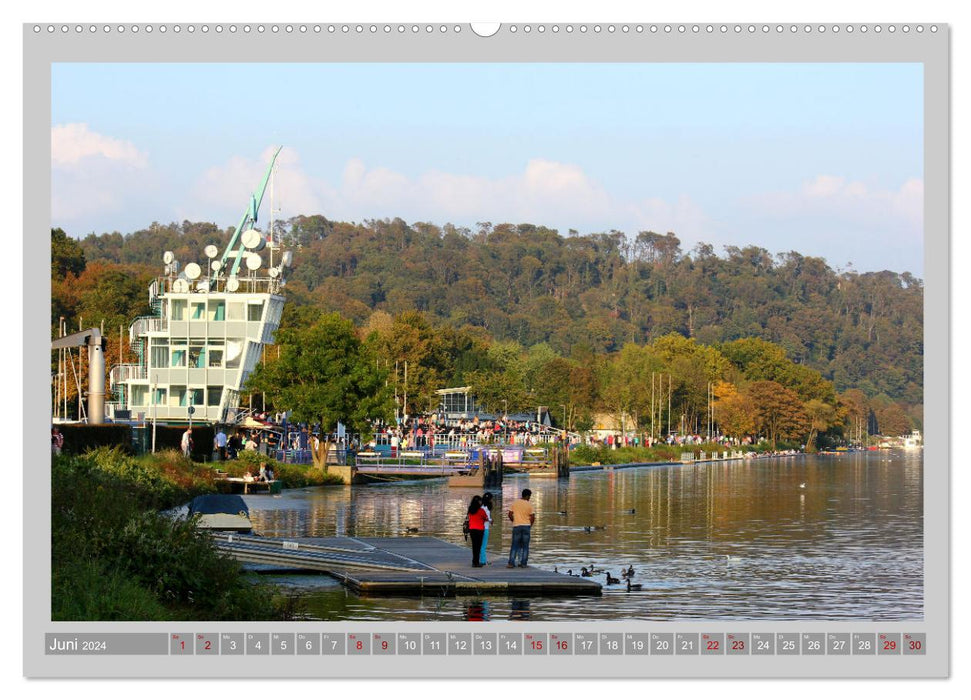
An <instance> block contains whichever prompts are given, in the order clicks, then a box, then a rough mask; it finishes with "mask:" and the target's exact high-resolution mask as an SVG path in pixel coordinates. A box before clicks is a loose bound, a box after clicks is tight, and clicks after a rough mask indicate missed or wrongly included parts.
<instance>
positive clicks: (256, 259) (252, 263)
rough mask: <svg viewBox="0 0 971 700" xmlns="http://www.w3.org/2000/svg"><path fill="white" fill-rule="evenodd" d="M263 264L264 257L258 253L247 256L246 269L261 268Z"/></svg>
mask: <svg viewBox="0 0 971 700" xmlns="http://www.w3.org/2000/svg"><path fill="white" fill-rule="evenodd" d="M262 264H263V258H261V257H260V256H259V255H257V254H256V253H253V254H252V255H247V256H246V269H247V270H259V269H260V265H262Z"/></svg>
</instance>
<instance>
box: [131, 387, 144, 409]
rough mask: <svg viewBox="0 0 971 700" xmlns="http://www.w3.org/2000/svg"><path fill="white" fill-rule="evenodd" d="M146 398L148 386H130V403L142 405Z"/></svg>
mask: <svg viewBox="0 0 971 700" xmlns="http://www.w3.org/2000/svg"><path fill="white" fill-rule="evenodd" d="M147 398H148V387H147V386H135V385H132V388H131V405H132V406H144V405H145V400H146V399H147Z"/></svg>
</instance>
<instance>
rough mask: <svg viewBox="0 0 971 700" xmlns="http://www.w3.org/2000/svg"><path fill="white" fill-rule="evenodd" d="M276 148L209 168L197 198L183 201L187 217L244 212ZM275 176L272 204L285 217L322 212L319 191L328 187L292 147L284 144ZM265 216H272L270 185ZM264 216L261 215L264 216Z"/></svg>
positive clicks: (209, 217) (206, 217)
mask: <svg viewBox="0 0 971 700" xmlns="http://www.w3.org/2000/svg"><path fill="white" fill-rule="evenodd" d="M274 150H275V149H273V148H268V149H266V150H265V151H263V153H262V154H261V155H260V157H259V158H258V159H252V158H244V157H242V156H233V157H232V158H230V159H229V160H228V161H226V162H225V163H223V164H222V165H217V166H213V167H212V168H209V169H208V170H206V171H205V172H204V173H203V174H202V176H201V177H200V178H199V179H198V181H197V182H196V185H195V187H194V188H193V196H192V198H193V200H194V202H187V203H185V204H184V205H183V207H185V213H184V214H183V215H182V216H184V218H187V219H193V220H203V221H211V220H213V219H215V218H217V217H218V216H220V212H221V211H230V212H235V211H236V210H237V209H238V213H239V214H242V212H243V209H244V208H245V207H246V203H247V202H248V201H249V196H250V195H251V194H252V193H253V191H254V190H255V189H256V188H257V186H258V185H259V184H260V182H261V181H262V179H263V175H264V174H265V173H266V167H267V166H268V165H269V164H270V158H272V157H273V151H274ZM276 163H277V164H276V168H275V171H276V174H275V176H274V178H273V207H274V209H276V210H277V211H278V212H279V215H281V216H282V217H284V218H289V217H291V216H296V215H298V214H313V213H319V212H321V206H322V205H321V198H320V191H321V190H323V189H325V188H324V187H323V185H322V183H320V182H319V181H316V180H314V178H312V177H310V176H309V175H308V174H307V173H306V172H304V170H303V166H302V164H301V163H300V157H299V155H298V154H297V152H296V151H295V150H294V149H292V148H284V149H283V150H282V151H280V155H279V157H278V158H277V161H276ZM260 212H261V216H262V218H265V219H269V215H270V189H269V186H268V187H267V191H266V193H265V195H264V198H263V204H262V206H261V207H260ZM261 220H262V219H261Z"/></svg>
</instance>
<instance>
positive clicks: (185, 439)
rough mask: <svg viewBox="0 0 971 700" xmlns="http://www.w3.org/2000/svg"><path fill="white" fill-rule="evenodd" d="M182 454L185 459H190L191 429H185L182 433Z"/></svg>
mask: <svg viewBox="0 0 971 700" xmlns="http://www.w3.org/2000/svg"><path fill="white" fill-rule="evenodd" d="M182 454H183V455H185V458H186V459H190V458H191V457H192V428H186V429H185V432H184V433H182Z"/></svg>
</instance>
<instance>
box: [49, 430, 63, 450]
mask: <svg viewBox="0 0 971 700" xmlns="http://www.w3.org/2000/svg"><path fill="white" fill-rule="evenodd" d="M63 448H64V436H63V435H61V431H60V430H58V429H57V428H51V452H53V453H54V454H56V455H59V454H61V450H62V449H63Z"/></svg>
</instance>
